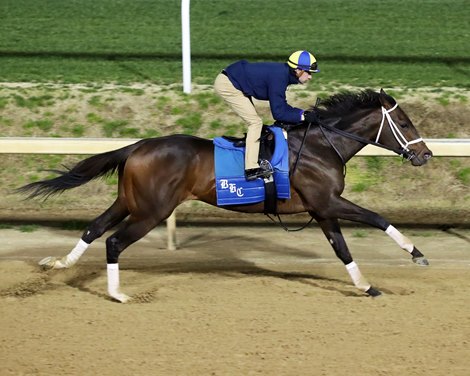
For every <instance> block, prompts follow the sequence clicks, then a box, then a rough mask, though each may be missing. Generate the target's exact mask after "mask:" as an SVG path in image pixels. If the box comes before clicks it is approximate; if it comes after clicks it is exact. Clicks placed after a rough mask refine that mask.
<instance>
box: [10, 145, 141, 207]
mask: <svg viewBox="0 0 470 376" xmlns="http://www.w3.org/2000/svg"><path fill="white" fill-rule="evenodd" d="M143 141H144V140H142V141H139V142H137V143H135V144H132V145H129V146H126V147H123V148H121V149H118V150H113V151H108V152H106V153H102V154H97V155H94V156H92V157H89V158H87V159H84V160H83V161H81V162H78V163H77V164H76V165H75V166H74V167H73V168H72V169H70V170H67V171H58V170H54V172H56V173H58V174H60V176H57V177H55V178H52V179H48V180H42V181H37V182H34V183H30V184H27V185H24V186H22V187H20V188H18V189H16V190H15V192H16V193H22V194H28V197H27V198H28V199H30V198H33V197H44V199H47V198H48V197H49V196H51V195H54V194H58V193H62V192H63V191H66V190H67V189H72V188H76V187H79V186H81V185H83V184H86V183H88V182H89V181H91V180H93V179H96V178H99V177H102V176H106V175H109V174H112V173H114V172H116V170H118V169H121V168H123V167H124V164H125V162H126V160H127V158H129V155H130V154H131V153H132V152H133V151H134V150H135V149H137V148H138V147H139V146H140V144H141V143H142V142H143Z"/></svg>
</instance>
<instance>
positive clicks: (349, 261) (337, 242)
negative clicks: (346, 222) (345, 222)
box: [311, 213, 381, 297]
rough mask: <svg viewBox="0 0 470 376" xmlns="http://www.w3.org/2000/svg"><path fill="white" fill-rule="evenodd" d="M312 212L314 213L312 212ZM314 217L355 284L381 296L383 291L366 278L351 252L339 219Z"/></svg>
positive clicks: (371, 293)
mask: <svg viewBox="0 0 470 376" xmlns="http://www.w3.org/2000/svg"><path fill="white" fill-rule="evenodd" d="M311 214H312V213H311ZM312 215H313V216H314V218H315V219H316V220H317V222H318V224H319V225H320V227H321V229H322V230H323V233H324V234H325V236H326V238H327V239H328V241H329V243H330V244H331V246H332V247H333V249H334V251H335V253H336V256H338V258H339V259H340V260H341V261H342V262H343V264H344V265H345V266H346V270H347V271H348V273H349V276H350V277H351V279H352V281H353V283H354V285H355V286H356V287H357V288H358V289H359V290H362V291H364V292H365V293H366V294H368V295H370V296H373V297H374V296H379V295H381V292H380V291H379V290H377V289H375V288H374V287H372V286H371V285H370V283H369V282H367V280H366V279H365V278H364V276H363V275H362V273H361V271H360V270H359V267H358V266H357V264H356V263H355V262H354V261H353V258H352V256H351V253H350V252H349V249H348V246H347V244H346V241H345V240H344V237H343V234H342V233H341V228H340V226H339V223H338V220H336V219H323V218H320V217H318V216H317V215H314V214H312Z"/></svg>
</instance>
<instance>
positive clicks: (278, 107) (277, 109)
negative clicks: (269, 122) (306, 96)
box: [269, 83, 304, 123]
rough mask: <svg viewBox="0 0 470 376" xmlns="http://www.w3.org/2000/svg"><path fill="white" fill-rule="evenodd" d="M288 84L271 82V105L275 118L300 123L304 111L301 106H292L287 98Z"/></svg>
mask: <svg viewBox="0 0 470 376" xmlns="http://www.w3.org/2000/svg"><path fill="white" fill-rule="evenodd" d="M286 90H287V85H283V84H277V83H274V84H271V85H270V87H269V105H270V107H271V114H272V115H273V118H274V120H278V121H285V122H288V123H298V122H300V121H301V117H302V113H303V112H304V111H303V110H302V109H300V108H296V107H292V106H290V105H289V104H288V103H287V99H286Z"/></svg>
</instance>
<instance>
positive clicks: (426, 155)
mask: <svg viewBox="0 0 470 376" xmlns="http://www.w3.org/2000/svg"><path fill="white" fill-rule="evenodd" d="M431 157H432V153H424V155H423V158H424V159H426V160H428V159H431Z"/></svg>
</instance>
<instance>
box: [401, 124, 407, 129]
mask: <svg viewBox="0 0 470 376" xmlns="http://www.w3.org/2000/svg"><path fill="white" fill-rule="evenodd" d="M400 127H402V128H408V124H407V123H401V124H400Z"/></svg>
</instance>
